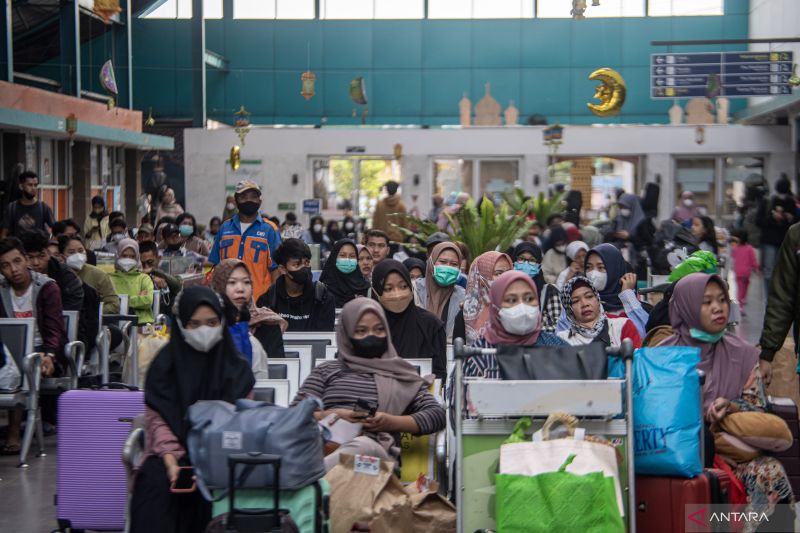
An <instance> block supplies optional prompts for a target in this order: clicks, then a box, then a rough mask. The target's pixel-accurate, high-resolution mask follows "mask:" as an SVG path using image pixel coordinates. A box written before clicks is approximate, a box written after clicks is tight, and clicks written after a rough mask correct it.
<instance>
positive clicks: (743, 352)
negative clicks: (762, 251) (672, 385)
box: [659, 273, 759, 410]
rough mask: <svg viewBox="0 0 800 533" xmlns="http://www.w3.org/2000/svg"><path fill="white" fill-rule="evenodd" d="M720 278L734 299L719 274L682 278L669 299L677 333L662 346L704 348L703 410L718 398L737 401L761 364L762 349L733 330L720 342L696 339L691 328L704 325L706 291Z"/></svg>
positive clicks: (702, 366) (671, 316)
mask: <svg viewBox="0 0 800 533" xmlns="http://www.w3.org/2000/svg"><path fill="white" fill-rule="evenodd" d="M711 281H716V282H717V283H719V285H720V286H721V287H722V289H723V291H724V292H725V296H726V297H728V300H730V296H729V295H728V289H727V287H726V285H725V283H724V282H723V281H722V278H720V277H719V276H717V275H716V274H702V273H695V274H689V275H688V276H686V277H685V278H683V279H681V280H680V281H678V282H677V283H676V285H675V290H674V291H673V293H672V298H670V301H669V317H670V322H671V323H672V331H673V332H674V334H673V335H672V336H670V337H667V338H666V339H664V341H663V342H661V344H659V346H696V347H698V348H700V364H699V365H697V368H698V369H699V370H702V371H703V372H705V374H706V382H705V385H704V387H703V409H704V410H705V409H708V406H709V405H710V404H711V403H712V402H713V401H714V400H716V399H717V398H720V397H722V398H726V399H728V400H736V399H737V398H739V396H740V395H741V394H742V390H743V389H744V386H745V383H747V380H748V378H749V377H750V374H751V372H752V371H753V368H754V367H755V365H756V363H758V353H759V352H758V350H757V349H756V348H755V347H754V346H752V345H751V344H748V343H747V342H745V341H743V340H742V339H740V338H739V337H738V336H737V335H734V334H732V333H727V334H725V336H724V337H722V338H721V339H720V340H719V341H717V342H716V343H713V344H711V343H708V342H701V341H698V340H696V339H694V338H692V336H691V334H690V332H689V330H690V329H691V328H699V327H700V308H701V307H702V305H703V293H704V292H705V289H706V285H708V283H709V282H711Z"/></svg>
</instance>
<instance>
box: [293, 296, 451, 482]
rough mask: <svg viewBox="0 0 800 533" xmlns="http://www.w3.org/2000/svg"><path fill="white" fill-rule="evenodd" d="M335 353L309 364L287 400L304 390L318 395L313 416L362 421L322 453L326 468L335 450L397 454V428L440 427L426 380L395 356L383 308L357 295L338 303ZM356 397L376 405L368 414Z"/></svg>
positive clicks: (421, 430) (422, 431) (440, 415)
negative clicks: (357, 432)
mask: <svg viewBox="0 0 800 533" xmlns="http://www.w3.org/2000/svg"><path fill="white" fill-rule="evenodd" d="M336 346H337V347H338V349H339V353H338V359H337V360H335V361H330V362H327V363H323V364H321V365H320V366H318V367H316V368H314V370H312V371H311V374H309V376H308V378H306V380H305V381H304V382H303V385H302V386H301V387H300V390H299V391H298V392H297V396H296V397H295V399H294V401H293V405H294V404H296V403H297V402H299V401H300V400H302V399H303V398H305V397H307V396H314V397H317V398H320V399H321V400H322V403H323V406H324V410H323V411H321V412H319V413H318V414H317V417H318V419H320V420H321V419H323V418H325V417H326V416H328V415H330V414H332V413H335V414H336V415H337V416H338V417H339V418H342V419H344V420H347V421H349V422H354V423H360V424H363V426H362V429H363V434H362V435H361V436H358V437H356V438H355V439H353V440H352V441H350V442H347V443H344V444H342V445H341V446H340V447H339V448H338V449H337V450H336V451H335V452H334V453H332V454H330V455H328V456H327V457H326V458H325V467H326V469H327V470H330V469H331V468H333V467H334V466H336V465H337V464H339V454H341V453H350V454H366V455H372V456H376V457H380V458H382V459H389V458H390V457H391V458H397V457H399V455H400V449H399V447H398V434H399V433H411V434H413V435H427V434H430V433H435V432H437V431H439V430H441V429H443V428H444V427H445V411H444V409H443V408H442V407H441V406H440V405H439V403H438V402H437V401H436V399H435V398H434V397H433V396H432V395H431V394H430V392H428V383H427V382H425V381H424V380H423V379H422V377H420V376H419V374H417V372H416V371H415V370H414V368H413V367H412V366H411V365H410V364H409V363H408V362H406V361H404V360H403V359H402V358H400V357H398V355H397V351H396V350H395V348H394V345H393V343H392V335H391V331H390V329H389V323H388V321H387V320H386V316H385V314H384V312H383V308H382V307H381V306H380V305H379V304H378V303H377V302H375V301H374V300H370V299H368V298H357V299H355V300H353V301H352V302H349V303H348V304H347V305H345V306H344V308H343V309H342V316H341V320H340V322H339V324H338V325H337V326H336ZM358 400H363V401H365V402H367V403H371V404H373V405H375V406H377V411H376V412H375V414H374V415H373V416H368V413H365V412H359V411H356V410H354V408H355V407H356V403H357V402H358Z"/></svg>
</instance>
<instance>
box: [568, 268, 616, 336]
mask: <svg viewBox="0 0 800 533" xmlns="http://www.w3.org/2000/svg"><path fill="white" fill-rule="evenodd" d="M580 287H589V288H590V289H591V290H592V292H593V293H594V297H595V298H597V301H598V303H599V304H600V315H599V316H598V317H597V322H595V324H594V326H593V327H591V328H587V327H585V326H583V325H582V324H581V323H580V322H579V321H578V319H577V317H576V316H575V312H574V311H573V310H572V291H574V290H575V289H577V288H580ZM561 306H562V307H563V308H564V312H565V313H566V314H567V320H568V321H569V331H570V333H571V334H572V335H581V336H583V337H588V338H590V339H594V338H595V337H597V336H598V335H600V332H602V331H603V327H605V325H606V319H607V318H608V317H607V316H606V312H605V310H604V309H603V302H602V301H601V300H600V293H599V292H597V289H595V288H594V286H593V285H592V283H591V282H590V281H589V280H588V279H587V278H585V277H583V276H575V277H574V278H572V279H569V280H567V282H566V283H565V284H564V289H562V291H561Z"/></svg>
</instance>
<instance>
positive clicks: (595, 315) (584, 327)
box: [558, 276, 642, 348]
mask: <svg viewBox="0 0 800 533" xmlns="http://www.w3.org/2000/svg"><path fill="white" fill-rule="evenodd" d="M561 303H562V305H563V307H564V310H565V311H566V313H567V320H568V321H569V329H568V330H566V331H560V332H558V336H559V337H561V338H562V339H564V340H565V341H567V342H568V343H569V344H570V345H572V346H582V345H584V344H589V343H592V342H602V343H603V344H604V345H605V346H606V347H610V348H619V347H620V346H621V345H622V341H623V340H624V339H630V340H631V341H632V342H633V346H634V348H639V347H640V346H641V345H642V340H641V337H639V332H638V331H636V326H634V325H633V322H631V321H630V320H629V319H627V318H625V317H618V318H609V317H608V315H606V312H605V310H604V309H603V304H601V303H600V294H599V293H598V292H597V289H595V288H594V287H592V282H591V281H589V280H588V279H586V278H585V277H583V276H576V277H574V278H572V279H570V280H568V281H567V282H566V284H565V285H564V289H563V290H562V291H561Z"/></svg>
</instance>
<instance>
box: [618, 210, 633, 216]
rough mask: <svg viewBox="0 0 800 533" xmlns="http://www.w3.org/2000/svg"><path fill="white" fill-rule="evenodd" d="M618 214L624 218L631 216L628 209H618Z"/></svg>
mask: <svg viewBox="0 0 800 533" xmlns="http://www.w3.org/2000/svg"><path fill="white" fill-rule="evenodd" d="M619 214H620V215H622V216H624V217H629V216H631V210H630V209H620V210H619Z"/></svg>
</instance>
